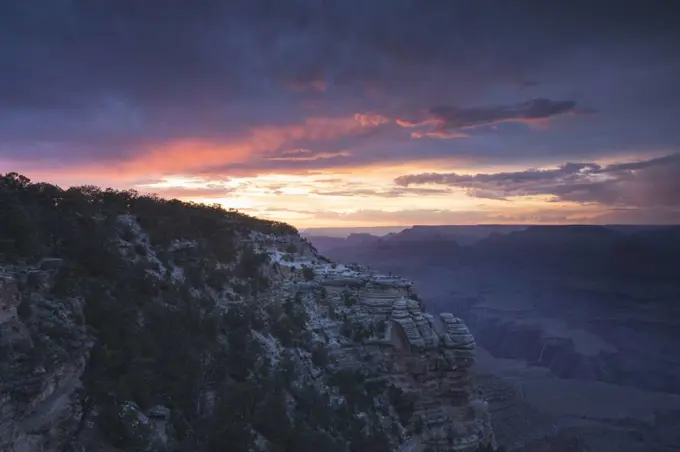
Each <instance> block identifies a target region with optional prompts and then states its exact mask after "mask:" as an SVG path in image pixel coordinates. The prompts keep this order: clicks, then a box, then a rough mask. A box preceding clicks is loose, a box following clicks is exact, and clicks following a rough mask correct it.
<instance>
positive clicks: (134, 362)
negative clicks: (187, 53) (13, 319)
mask: <svg viewBox="0 0 680 452" xmlns="http://www.w3.org/2000/svg"><path fill="white" fill-rule="evenodd" d="M0 218H2V221H1V222H0V267H2V270H3V271H4V272H6V273H9V274H13V275H17V276H16V277H17V278H19V279H20V280H21V281H20V282H21V292H22V302H21V305H20V306H19V312H20V313H21V319H22V321H24V322H25V323H26V324H28V325H31V324H32V323H31V321H32V319H33V320H34V322H33V324H32V325H34V328H33V329H32V330H31V331H30V333H31V337H44V338H45V339H44V340H43V343H42V344H41V343H37V342H34V343H33V344H31V346H29V347H27V348H26V349H25V350H23V351H21V353H20V354H21V356H20V358H21V359H19V354H18V352H17V351H16V350H14V349H12V350H10V349H9V348H7V349H3V350H2V353H3V361H4V362H11V363H12V366H11V367H12V371H13V372H14V374H15V376H14V380H16V381H18V380H19V379H21V378H22V371H23V372H24V374H25V375H27V374H30V372H31V369H33V368H34V367H35V366H36V365H38V364H39V365H41V366H44V367H46V368H47V373H49V372H50V368H52V369H57V368H59V367H60V366H63V365H64V363H67V362H68V361H69V359H70V358H69V356H67V355H68V353H66V354H65V355H61V356H57V355H55V354H52V353H50V350H58V349H59V350H61V349H63V347H62V348H59V347H56V346H55V343H57V342H59V341H63V340H66V339H67V338H68V337H70V336H72V335H74V334H76V332H77V334H78V335H79V337H80V338H81V342H84V341H85V339H84V336H87V338H89V340H90V341H91V342H90V347H89V349H88V352H87V353H86V356H87V364H86V366H85V369H84V372H83V373H82V375H80V376H75V378H78V377H80V379H81V380H82V382H83V391H82V393H81V394H78V397H77V402H76V403H77V404H79V409H80V411H81V414H80V416H79V417H80V422H79V424H78V426H77V428H75V429H73V430H71V431H67V432H65V433H63V435H64V436H65V437H64V438H61V441H62V442H66V443H70V444H71V445H72V446H73V447H76V445H80V446H86V447H87V450H97V448H98V447H100V446H103V445H108V446H111V445H112V446H114V447H115V448H117V449H119V450H178V451H223V450H229V451H250V450H271V451H296V452H303V451H318V450H325V451H327V452H332V451H347V450H349V451H366V450H372V451H381V450H385V451H386V450H392V449H393V448H394V445H395V444H396V442H397V441H399V440H400V438H401V433H400V431H401V430H400V429H401V427H400V426H399V425H398V422H397V421H396V420H395V419H393V418H394V417H396V416H393V417H390V416H389V413H390V407H389V402H388V401H387V400H388V396H387V388H384V387H380V386H378V387H372V386H370V385H364V384H363V376H362V375H361V374H360V373H354V372H347V371H344V370H342V369H340V370H336V371H334V370H331V369H330V368H328V369H326V368H325V367H324V366H326V364H327V363H328V357H327V355H326V353H325V351H324V350H323V348H320V347H319V346H318V345H315V344H314V343H313V341H312V339H311V337H310V335H309V332H308V328H307V322H308V314H307V312H306V311H305V310H304V308H303V307H302V306H301V304H300V303H299V300H294V299H290V298H284V297H283V296H279V295H278V294H277V293H276V292H275V291H272V283H273V280H272V275H271V274H270V273H269V270H268V268H271V267H268V266H266V265H265V264H266V263H267V262H268V260H269V256H268V255H267V254H266V253H263V252H261V251H259V250H258V248H257V247H256V246H253V245H252V244H251V243H250V239H249V238H250V237H251V236H252V234H260V235H261V236H262V237H265V239H266V240H270V239H272V237H277V236H280V237H283V236H294V235H296V230H295V229H294V228H293V227H291V226H289V225H286V224H283V223H278V222H271V221H264V220H259V219H256V218H253V217H249V216H247V215H244V214H241V213H238V212H235V211H229V210H225V209H223V208H221V207H219V206H204V205H197V204H192V203H185V202H180V201H177V200H172V201H167V200H163V199H160V198H157V197H154V196H142V195H140V194H138V193H136V192H134V191H130V190H128V191H117V190H112V189H106V190H101V189H99V188H96V187H91V186H86V187H73V188H69V189H67V190H63V189H60V188H59V187H56V186H54V185H49V184H44V183H31V182H30V180H28V179H27V178H25V177H23V176H20V175H17V174H14V173H10V174H7V175H5V176H2V177H0ZM46 256H47V257H50V258H54V260H55V261H56V262H58V265H57V266H58V269H56V270H53V271H50V272H43V273H45V280H46V283H45V284H42V285H41V284H39V285H31V284H29V283H27V282H26V281H25V278H24V279H22V278H23V276H21V275H25V274H27V273H30V272H35V271H41V270H34V269H35V268H37V267H36V265H37V264H36V263H37V262H39V261H40V259H42V258H44V257H46ZM310 270H311V269H310ZM310 270H305V271H304V272H303V277H304V279H312V278H313V277H314V274H313V272H310ZM36 300H41V303H42V304H40V305H41V306H42V305H49V306H54V307H58V306H62V305H63V306H79V307H81V308H82V309H80V308H79V309H71V310H68V309H67V310H66V311H65V312H66V314H65V315H67V316H73V318H74V319H76V317H77V320H74V321H73V322H72V323H73V325H78V329H75V327H71V326H70V325H71V323H62V324H61V325H62V328H61V330H55V331H51V332H48V334H45V331H44V330H43V329H41V328H43V326H44V325H42V324H40V323H39V322H37V323H36V322H35V320H36V317H35V316H36V315H37V311H36V306H38V305H39V304H36V303H37V302H36ZM272 344H274V345H272ZM305 354H311V356H312V360H313V365H314V366H318V367H320V368H322V370H323V371H322V375H321V378H320V380H319V381H313V380H310V379H309V378H308V377H307V376H306V372H307V371H308V367H309V365H307V364H305V363H304V362H303V360H302V359H301V356H304V355H305ZM2 372H3V375H2V377H3V381H5V377H6V376H7V373H6V372H8V370H6V369H5V370H2ZM25 375H24V376H25ZM14 380H13V381H14ZM320 387H330V388H331V390H330V391H325V390H323V391H322V390H319V388H320ZM41 391H44V385H43V386H40V385H38V387H37V388H34V389H31V388H30V387H29V388H25V391H23V392H20V391H14V390H12V391H10V392H9V394H10V397H11V399H12V403H14V404H15V405H16V406H17V407H18V408H16V409H17V410H18V411H17V412H19V411H21V410H22V409H25V410H27V411H30V409H31V407H32V406H33V405H34V402H33V401H34V400H37V399H38V398H39V397H40V392H41ZM381 401H384V403H382V404H381ZM166 411H167V413H166ZM159 412H162V413H166V414H164V415H163V416H161V417H162V418H163V419H165V420H167V422H166V424H167V425H165V424H164V425H163V427H162V430H163V432H159V431H158V429H157V428H155V427H154V428H152V427H151V422H150V421H149V419H152V418H153V417H154V416H156V417H157V416H158V413H159ZM154 413H155V414H154ZM161 433H162V434H161Z"/></svg>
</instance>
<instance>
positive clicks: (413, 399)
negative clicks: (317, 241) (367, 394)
mask: <svg viewBox="0 0 680 452" xmlns="http://www.w3.org/2000/svg"><path fill="white" fill-rule="evenodd" d="M295 265H309V266H310V267H312V268H314V273H315V274H316V275H317V277H316V279H315V281H313V284H316V285H318V286H319V287H320V288H322V292H323V297H322V298H323V301H324V302H325V304H326V306H327V309H328V312H335V313H334V314H331V315H326V316H325V318H324V319H323V321H319V322H317V323H316V324H315V328H314V331H315V332H316V333H317V334H319V335H320V336H321V337H323V338H324V339H325V340H326V342H327V344H329V345H330V346H331V347H334V350H333V352H332V356H334V357H335V358H336V359H337V360H338V362H339V363H341V364H340V365H341V366H343V367H349V368H357V369H361V370H362V371H363V372H365V373H366V374H367V375H369V377H370V378H371V379H373V380H374V381H382V382H384V383H386V384H388V385H390V386H394V388H396V390H398V391H400V393H401V394H403V395H404V397H405V398H406V399H408V404H409V405H410V406H409V408H407V409H409V410H411V412H410V413H407V414H408V416H405V417H406V418H407V419H406V425H405V427H407V428H408V430H409V431H410V434H411V438H410V440H409V441H408V443H407V446H406V447H407V448H410V449H407V450H420V449H419V448H422V449H425V448H427V447H430V448H431V450H439V451H448V450H452V451H454V450H455V451H471V450H476V449H477V448H478V447H480V446H484V445H491V446H492V447H495V441H494V436H493V430H492V428H491V423H490V417H489V414H488V409H487V403H486V402H485V401H484V400H481V399H479V398H477V396H475V394H474V391H473V384H472V381H471V374H470V370H471V366H472V365H473V364H474V359H475V340H474V338H473V337H472V335H471V334H470V331H469V330H468V328H467V326H466V325H465V324H464V323H463V322H462V320H461V319H459V318H457V317H455V316H454V315H453V314H451V313H442V314H440V315H439V316H438V318H435V317H434V316H433V315H431V314H428V313H426V312H423V308H422V306H421V303H420V302H419V301H418V300H417V297H416V295H415V294H413V293H412V292H411V286H412V283H411V282H409V281H407V280H405V279H403V278H400V277H391V276H385V275H381V274H379V273H376V272H371V271H369V270H367V269H365V268H362V267H359V266H353V267H352V268H348V267H345V266H344V265H339V266H338V265H335V264H327V263H323V262H316V263H314V262H307V264H305V263H304V262H303V263H302V264H300V262H299V261H298V262H297V263H291V264H290V266H292V267H294V266H295ZM313 284H312V285H313ZM304 287H310V283H307V284H306V285H305V286H304ZM300 289H301V286H300V285H297V286H294V287H292V290H293V291H299V290H300ZM305 292H306V293H309V290H305ZM311 296H312V297H316V296H317V295H314V294H312V295H311ZM328 317H331V318H336V319H341V320H337V321H335V322H333V321H328ZM339 324H340V325H341V326H343V327H345V331H344V332H339V330H341V329H342V328H341V327H339V326H338V325H339ZM343 333H344V336H343Z"/></svg>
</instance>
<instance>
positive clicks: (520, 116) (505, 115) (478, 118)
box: [396, 98, 576, 139]
mask: <svg viewBox="0 0 680 452" xmlns="http://www.w3.org/2000/svg"><path fill="white" fill-rule="evenodd" d="M575 105H576V103H575V102H573V101H552V100H550V99H542V98H539V99H532V100H529V101H526V102H522V103H519V104H513V105H505V106H490V107H469V108H456V107H451V106H438V107H432V108H430V109H429V110H428V111H427V112H425V113H424V115H423V117H421V118H420V119H417V120H414V121H409V120H407V119H397V121H396V122H397V124H398V125H400V126H402V127H408V128H412V127H421V126H426V127H427V126H429V129H428V130H427V131H426V132H414V133H412V134H411V137H412V138H423V137H430V138H443V139H450V138H467V137H468V136H469V135H467V134H465V133H460V132H458V131H459V130H466V129H474V128H477V127H481V126H489V125H493V124H498V123H501V122H521V123H525V124H532V123H538V122H544V121H547V120H549V119H550V118H552V117H554V116H557V115H560V114H563V113H567V112H569V111H572V110H574V107H575Z"/></svg>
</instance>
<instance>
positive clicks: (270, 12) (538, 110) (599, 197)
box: [0, 0, 680, 228]
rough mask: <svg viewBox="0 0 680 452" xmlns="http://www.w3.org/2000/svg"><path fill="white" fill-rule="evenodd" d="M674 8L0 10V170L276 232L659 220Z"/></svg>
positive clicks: (110, 4)
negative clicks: (130, 193)
mask: <svg viewBox="0 0 680 452" xmlns="http://www.w3.org/2000/svg"><path fill="white" fill-rule="evenodd" d="M679 119H680V3H678V2H677V1H674V0H646V1H645V0H638V1H632V0H618V1H616V2H612V1H609V0H589V1H585V0H571V1H568V2H567V1H564V2H549V1H543V0H513V1H504V0H496V1H491V0H475V1H467V0H370V1H367V0H287V1H280V0H232V1H223V0H192V1H191V2H189V1H180V0H166V1H163V2H161V1H140V0H4V1H1V2H0V173H6V172H19V173H21V174H24V175H25V176H27V177H29V178H31V179H32V180H34V181H45V182H51V183H55V184H58V185H60V186H62V187H68V186H74V185H86V184H95V185H99V186H104V187H114V188H119V189H130V188H131V189H135V190H138V191H139V192H140V193H156V194H158V195H159V196H162V197H170V198H179V199H183V200H187V201H197V202H206V203H220V204H222V205H224V206H225V207H227V208H236V209H238V210H240V211H243V212H245V213H249V214H252V215H257V216H261V217H265V218H269V219H276V220H282V221H286V222H290V223H292V224H293V225H295V226H298V227H301V228H305V227H330V226H343V227H350V226H391V225H405V226H407V225H413V224H480V223H495V224H503V223H512V224H536V223H546V224H555V223H558V224H559V223H597V224H599V223H637V224H645V223H647V224H649V223H653V224H667V223H680V123H679V122H678V120H679Z"/></svg>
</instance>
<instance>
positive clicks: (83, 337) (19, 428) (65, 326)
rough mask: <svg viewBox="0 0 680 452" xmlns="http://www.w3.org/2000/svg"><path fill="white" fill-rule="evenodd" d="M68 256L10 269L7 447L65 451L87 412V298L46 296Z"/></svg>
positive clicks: (2, 402) (1, 425)
mask: <svg viewBox="0 0 680 452" xmlns="http://www.w3.org/2000/svg"><path fill="white" fill-rule="evenodd" d="M60 261H61V260H60V259H44V260H43V261H41V262H40V263H38V264H37V265H36V266H35V267H31V266H22V267H4V268H3V269H2V272H3V274H2V276H0V311H1V312H2V317H1V319H2V320H1V323H0V352H1V353H2V359H1V360H0V382H1V389H2V390H1V393H0V450H11V451H17V452H19V451H21V452H24V451H26V452H29V451H34V450H41V451H42V450H46V451H50V450H61V448H63V447H65V446H66V445H67V444H68V442H69V441H70V439H71V435H72V433H73V432H74V431H75V430H76V428H77V427H78V424H79V422H80V419H81V416H82V394H81V391H80V389H81V380H80V377H81V375H82V373H83V371H84V369H85V365H86V362H87V354H88V349H89V345H90V339H89V337H88V336H87V334H86V332H85V327H84V325H83V323H82V305H81V302H80V301H79V300H77V299H57V298H54V297H51V296H49V295H47V293H46V291H48V290H49V288H50V286H51V285H52V284H53V282H54V277H55V276H56V274H57V272H58V268H59V263H60ZM36 281H39V283H36Z"/></svg>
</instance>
